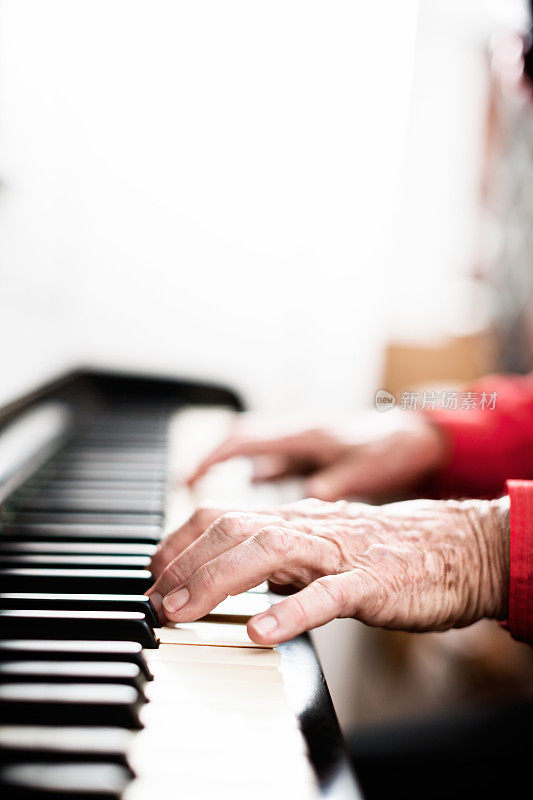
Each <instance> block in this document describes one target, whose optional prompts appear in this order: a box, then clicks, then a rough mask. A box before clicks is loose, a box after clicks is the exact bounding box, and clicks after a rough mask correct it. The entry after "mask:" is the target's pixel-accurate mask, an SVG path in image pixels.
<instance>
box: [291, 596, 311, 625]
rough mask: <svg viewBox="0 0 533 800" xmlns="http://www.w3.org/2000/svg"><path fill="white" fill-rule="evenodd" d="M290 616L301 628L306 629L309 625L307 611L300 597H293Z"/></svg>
mask: <svg viewBox="0 0 533 800" xmlns="http://www.w3.org/2000/svg"><path fill="white" fill-rule="evenodd" d="M290 614H291V618H292V621H293V622H294V623H295V624H296V625H297V626H298V627H299V628H305V626H306V624H307V611H306V609H305V606H304V604H303V603H302V601H301V600H300V598H299V597H298V595H294V597H291V602H290Z"/></svg>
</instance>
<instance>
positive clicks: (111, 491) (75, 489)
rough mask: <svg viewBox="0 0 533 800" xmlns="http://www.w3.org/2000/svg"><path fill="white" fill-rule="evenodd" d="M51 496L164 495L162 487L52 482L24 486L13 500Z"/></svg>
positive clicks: (156, 497) (135, 497) (141, 497)
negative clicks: (115, 486) (140, 487)
mask: <svg viewBox="0 0 533 800" xmlns="http://www.w3.org/2000/svg"><path fill="white" fill-rule="evenodd" d="M44 497H50V498H53V499H54V500H56V501H60V500H70V499H72V498H73V497H75V498H77V499H80V500H82V499H84V498H88V499H91V500H92V499H94V498H99V499H101V500H103V499H105V500H114V501H117V500H123V501H126V500H150V501H152V500H157V501H160V500H161V499H162V498H163V497H164V492H163V491H162V489H147V488H146V487H144V488H142V489H126V488H123V487H120V488H118V489H115V488H109V486H105V487H102V488H100V489H94V488H91V487H88V486H85V485H84V484H83V483H79V484H78V485H72V486H70V487H68V488H63V489H62V488H60V487H58V486H57V485H55V484H54V483H53V482H51V483H50V484H48V485H41V486H39V487H24V489H22V490H21V491H19V492H17V494H16V495H14V496H13V498H12V500H13V502H15V503H16V504H22V503H24V502H26V501H27V500H30V499H31V500H35V499H38V498H44Z"/></svg>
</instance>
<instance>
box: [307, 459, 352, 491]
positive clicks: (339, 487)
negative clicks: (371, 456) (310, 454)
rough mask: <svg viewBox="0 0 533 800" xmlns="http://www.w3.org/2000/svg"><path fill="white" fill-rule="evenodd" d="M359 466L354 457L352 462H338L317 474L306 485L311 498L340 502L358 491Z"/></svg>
mask: <svg viewBox="0 0 533 800" xmlns="http://www.w3.org/2000/svg"><path fill="white" fill-rule="evenodd" d="M359 472H360V468H359V465H358V464H357V463H356V461H355V459H354V458H353V456H352V457H351V458H350V460H346V461H337V462H336V463H335V464H333V465H332V466H330V467H326V468H325V469H322V470H319V471H318V472H315V473H314V475H313V476H312V477H311V478H309V480H308V481H307V483H306V491H307V494H308V495H309V496H310V497H317V498H318V499H319V500H339V499H340V498H342V497H345V496H346V495H349V494H354V493H355V492H356V490H357V488H358V487H357V483H358V481H357V478H358V473H359Z"/></svg>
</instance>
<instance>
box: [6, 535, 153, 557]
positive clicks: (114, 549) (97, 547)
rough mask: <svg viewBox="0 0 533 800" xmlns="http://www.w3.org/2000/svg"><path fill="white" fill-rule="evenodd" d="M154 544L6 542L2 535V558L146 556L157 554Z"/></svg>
mask: <svg viewBox="0 0 533 800" xmlns="http://www.w3.org/2000/svg"><path fill="white" fill-rule="evenodd" d="M155 550H156V546H155V545H153V544H142V543H139V544H134V543H131V542H125V543H123V544H122V543H119V542H117V543H113V542H72V541H71V542H56V541H45V542H37V541H31V540H30V541H21V542H17V541H4V540H3V539H2V536H1V534H0V558H1V557H2V556H3V555H4V554H18V555H32V554H35V555H59V556H69V555H72V556H91V555H95V556H146V557H147V558H151V557H152V556H153V554H154V553H155Z"/></svg>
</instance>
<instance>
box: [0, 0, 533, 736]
mask: <svg viewBox="0 0 533 800" xmlns="http://www.w3.org/2000/svg"><path fill="white" fill-rule="evenodd" d="M528 25H529V22H528V15H527V8H526V4H525V3H522V2H519V1H518V0H517V1H516V2H511V1H510V0H501V1H500V0H485V1H483V0H477V1H476V2H474V0H471V2H468V3H465V2H461V0H418V2H417V1H416V0H404V2H402V3H398V2H394V1H393V0H382V2H379V3H361V2H359V3H353V2H348V1H346V2H344V1H343V0H339V2H335V3H326V2H312V1H310V0H305V2H304V0H283V2H277V1H276V0H272V2H269V3H250V2H245V1H244V0H243V1H242V2H237V0H228V1H227V2H224V3H221V2H214V0H201V2H195V3H192V2H189V3H186V2H174V1H173V2H170V0H169V1H166V0H157V1H156V2H153V3H150V4H146V3H141V2H137V1H136V0H128V2H126V0H106V2H102V1H100V0H91V2H76V3H72V2H67V0H47V2H46V3H43V2H39V1H38V0H1V2H0V182H1V185H0V341H1V346H0V370H1V376H2V377H1V380H0V404H1V403H4V402H7V401H8V400H9V399H11V398H12V397H14V396H15V395H16V394H18V393H20V392H21V391H25V390H27V389H29V388H31V387H33V386H34V385H35V384H36V383H38V382H39V381H41V380H44V379H48V378H50V377H52V376H53V375H55V374H58V373H60V372H62V371H64V370H65V369H67V368H69V367H71V366H76V365H91V366H98V367H109V368H119V369H135V370H141V371H145V372H151V373H158V374H161V373H164V374H169V375H180V376H191V377H199V378H203V379H208V380H217V381H220V382H223V383H226V384H228V385H230V386H232V387H233V388H236V389H237V390H239V391H240V392H241V393H242V394H243V396H244V397H245V399H246V401H247V403H248V404H249V405H250V407H252V408H254V409H257V410H261V411H268V412H274V413H276V414H280V413H283V412H288V411H294V410H298V409H303V408H304V407H305V408H309V407H311V408H313V409H318V410H320V411H321V412H324V413H329V414H331V415H335V414H340V413H346V412H355V411H357V410H359V409H362V408H364V407H367V406H369V405H370V404H372V402H373V397H374V393H375V391H376V389H378V388H386V389H387V390H389V391H391V392H393V393H395V394H399V393H400V392H402V391H407V390H410V389H413V388H417V387H419V386H424V387H427V386H437V385H438V386H443V387H446V388H447V389H453V388H454V386H455V385H456V384H458V383H461V382H464V381H468V380H470V379H472V378H475V377H477V376H479V375H481V374H484V373H486V372H489V371H491V370H496V369H498V370H500V369H508V370H517V371H525V370H527V369H529V368H530V345H529V341H530V339H533V336H531V337H530V336H529V333H528V332H531V331H533V323H532V321H531V320H530V319H529V318H528V314H527V310H526V306H527V300H528V298H529V297H530V295H531V290H532V279H533V271H532V270H531V268H530V257H531V256H530V254H531V252H532V250H531V244H533V242H531V241H530V240H531V238H532V236H533V234H532V230H533V228H532V226H531V220H532V218H533V193H532V191H531V186H532V185H533V184H532V182H531V177H532V167H531V164H532V148H533V129H532V126H533V122H532V119H533V116H532V110H531V93H530V91H529V90H528V89H527V85H526V84H525V82H524V79H523V75H522V55H523V49H524V48H523V44H524V39H523V38H522V36H523V35H524V34H525V33H526V32H527V29H528ZM526 47H527V40H526ZM355 628H356V626H355V625H354V624H353V623H351V622H350V621H342V622H340V623H336V624H334V625H332V626H328V627H327V628H326V629H324V630H323V631H320V632H319V633H318V636H317V641H318V644H319V649H320V652H321V656H322V659H323V661H324V664H325V667H326V674H327V677H328V680H329V683H330V686H331V688H332V691H333V694H334V698H335V702H336V706H337V710H338V712H339V715H340V718H341V722H342V723H343V725H344V726H345V727H346V728H347V727H349V726H350V725H352V724H353V723H362V722H363V721H375V720H380V719H384V718H387V717H390V716H391V715H394V714H399V715H401V714H406V713H413V712H419V711H424V710H427V709H434V708H436V707H438V706H439V705H446V704H447V705H448V706H449V705H450V704H453V703H462V702H465V699H466V700H470V699H475V698H477V697H481V696H486V695H487V694H489V695H491V694H494V693H496V694H497V693H499V692H500V693H501V692H502V691H508V690H509V687H510V690H511V691H513V690H515V689H516V690H517V691H522V690H524V687H525V686H526V685H528V680H529V679H528V678H527V675H528V672H529V669H528V665H527V664H526V663H525V661H527V658H526V657H525V656H524V655H523V648H518V649H516V648H515V647H514V646H513V644H512V643H511V642H510V641H509V640H508V639H507V638H506V634H504V633H502V632H500V631H499V630H495V629H494V627H493V626H491V627H490V630H487V628H486V626H485V627H484V626H475V628H474V629H472V631H469V632H467V631H463V632H452V633H450V634H446V635H444V636H443V635H438V636H414V637H413V636H411V637H409V636H407V637H406V636H402V635H399V634H387V633H378V632H375V631H367V630H363V629H362V628H361V627H359V626H357V634H354V633H353V631H354V630H355ZM467 637H470V638H468V639H467ZM399 689H401V691H399Z"/></svg>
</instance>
